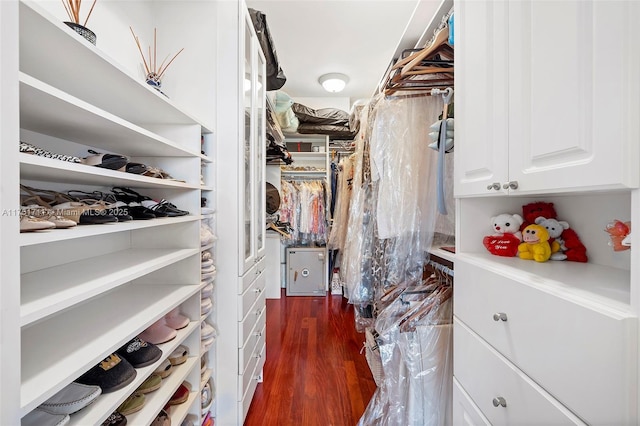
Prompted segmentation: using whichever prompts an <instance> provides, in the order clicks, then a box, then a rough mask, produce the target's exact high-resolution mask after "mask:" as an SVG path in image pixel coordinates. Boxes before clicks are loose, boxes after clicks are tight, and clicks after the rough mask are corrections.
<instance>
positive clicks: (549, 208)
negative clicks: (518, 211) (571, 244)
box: [520, 201, 558, 231]
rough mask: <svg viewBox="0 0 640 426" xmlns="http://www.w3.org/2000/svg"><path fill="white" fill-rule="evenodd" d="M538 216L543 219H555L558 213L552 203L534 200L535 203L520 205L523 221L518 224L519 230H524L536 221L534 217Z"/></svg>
mask: <svg viewBox="0 0 640 426" xmlns="http://www.w3.org/2000/svg"><path fill="white" fill-rule="evenodd" d="M540 216H542V217H544V218H545V219H557V218H558V214H557V213H556V209H554V208H553V203H545V202H544V201H536V202H535V203H529V204H526V205H524V206H522V217H523V219H524V222H523V223H522V225H521V226H520V231H524V228H526V227H527V226H529V225H532V224H534V223H536V219H537V218H538V217H540Z"/></svg>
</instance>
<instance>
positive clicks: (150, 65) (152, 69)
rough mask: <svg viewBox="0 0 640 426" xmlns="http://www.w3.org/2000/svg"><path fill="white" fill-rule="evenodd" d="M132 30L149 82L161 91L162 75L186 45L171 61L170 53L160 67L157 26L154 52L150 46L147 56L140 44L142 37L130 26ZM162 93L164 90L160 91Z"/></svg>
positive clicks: (154, 36)
mask: <svg viewBox="0 0 640 426" xmlns="http://www.w3.org/2000/svg"><path fill="white" fill-rule="evenodd" d="M129 29H130V30H131V34H132V35H133V39H134V40H135V42H136V45H137V46H138V51H139V52H140V56H142V63H143V64H144V69H145V71H146V73H147V83H148V84H150V85H151V86H153V87H154V88H156V89H158V90H159V91H160V86H161V85H162V81H161V79H162V76H163V75H164V73H165V71H167V68H169V65H171V63H172V62H173V61H174V60H175V59H176V58H177V57H178V55H179V54H180V53H182V51H183V50H184V47H183V48H182V49H180V51H179V52H178V53H176V54H175V55H173V58H171V60H170V61H169V62H167V59H169V55H167V56H166V57H165V58H164V60H163V61H162V62H161V63H160V67H157V63H158V31H157V29H156V28H154V29H153V52H152V51H151V46H149V56H148V58H147V57H145V55H144V52H143V50H142V45H141V44H140V39H139V38H138V36H137V35H136V34H135V33H134V32H133V28H131V27H129ZM165 63H166V65H165ZM160 93H162V91H160ZM163 94H164V93H163Z"/></svg>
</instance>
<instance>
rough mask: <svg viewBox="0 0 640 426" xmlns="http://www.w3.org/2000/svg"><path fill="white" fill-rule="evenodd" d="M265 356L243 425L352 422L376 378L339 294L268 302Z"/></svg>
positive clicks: (344, 424) (336, 424) (340, 425)
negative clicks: (372, 374) (258, 381)
mask: <svg viewBox="0 0 640 426" xmlns="http://www.w3.org/2000/svg"><path fill="white" fill-rule="evenodd" d="M266 339H267V360H266V362H265V366H264V382H263V383H261V384H259V385H258V388H257V390H256V393H255V396H254V398H253V402H252V403H251V407H250V409H249V414H248V415H247V419H246V420H245V423H244V424H245V426H270V425H274V426H275V425H278V426H289V425H291V426H316V425H318V426H354V425H356V423H357V422H358V420H359V419H360V416H361V415H362V413H363V412H364V410H365V408H366V406H367V404H368V403H369V400H370V399H371V396H372V395H373V392H374V390H375V387H376V385H375V382H374V381H373V378H372V377H371V372H370V371H369V367H368V366H367V361H366V359H365V357H364V353H362V354H360V349H361V348H362V343H363V342H364V335H363V334H360V333H357V332H356V329H355V324H354V313H353V306H352V305H349V304H348V303H347V302H346V299H344V298H343V297H341V296H331V295H328V296H326V297H312V296H309V297H286V296H285V295H284V293H283V294H282V298H281V299H268V300H267V336H266Z"/></svg>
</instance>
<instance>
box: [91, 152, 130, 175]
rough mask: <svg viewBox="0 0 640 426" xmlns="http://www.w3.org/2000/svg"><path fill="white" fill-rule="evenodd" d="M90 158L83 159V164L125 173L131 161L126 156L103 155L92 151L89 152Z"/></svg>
mask: <svg viewBox="0 0 640 426" xmlns="http://www.w3.org/2000/svg"><path fill="white" fill-rule="evenodd" d="M89 154H91V155H89V156H87V157H85V158H83V159H82V164H86V165H87V166H96V167H101V168H103V169H110V170H119V171H121V172H124V171H125V166H126V165H127V162H128V161H129V159H128V158H127V157H125V156H124V155H118V154H102V153H100V152H96V151H94V150H92V149H90V150H89Z"/></svg>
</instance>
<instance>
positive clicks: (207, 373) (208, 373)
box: [200, 368, 213, 401]
mask: <svg viewBox="0 0 640 426" xmlns="http://www.w3.org/2000/svg"><path fill="white" fill-rule="evenodd" d="M212 372H213V370H212V369H211V368H207V369H206V370H205V371H204V374H203V375H201V377H200V391H202V389H203V388H204V385H206V384H207V382H208V381H209V379H210V378H211V373H212ZM212 401H213V400H212Z"/></svg>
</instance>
